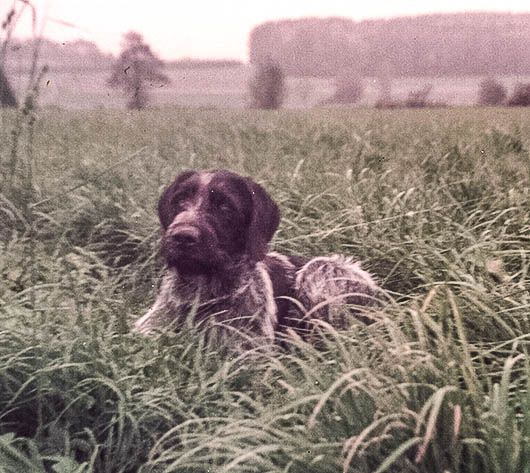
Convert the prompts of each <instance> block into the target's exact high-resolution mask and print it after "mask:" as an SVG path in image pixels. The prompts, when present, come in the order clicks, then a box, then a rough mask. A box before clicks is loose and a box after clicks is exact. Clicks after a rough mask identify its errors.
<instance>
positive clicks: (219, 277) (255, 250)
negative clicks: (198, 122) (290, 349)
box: [135, 170, 377, 340]
mask: <svg viewBox="0 0 530 473" xmlns="http://www.w3.org/2000/svg"><path fill="white" fill-rule="evenodd" d="M158 215H159V218H160V223H161V227H162V245H161V247H162V248H161V252H162V255H163V257H164V259H165V262H166V264H167V270H166V273H165V276H164V278H163V281H162V284H161V288H160V292H159V294H158V297H157V299H156V301H155V303H154V305H153V307H152V308H151V309H150V310H149V312H147V313H146V314H145V315H144V316H143V317H141V318H140V319H139V320H138V321H137V322H136V324H135V328H136V330H137V331H139V332H144V333H148V332H151V331H153V330H156V329H160V328H163V327H168V326H174V327H176V328H178V326H179V324H182V323H184V320H185V319H186V318H188V317H189V316H190V314H194V315H193V320H194V321H197V322H202V321H205V320H208V321H209V322H212V321H213V322H214V323H215V324H219V325H223V326H227V327H230V328H232V329H235V330H238V331H239V330H241V331H244V332H246V333H249V334H251V335H252V336H263V337H265V338H267V339H270V340H272V339H273V338H274V334H275V332H276V331H277V330H281V329H282V328H286V327H291V328H293V329H294V330H297V331H302V332H303V331H305V330H308V327H310V320H311V319H320V320H324V321H326V322H328V323H330V324H332V325H335V326H337V324H340V325H341V326H343V325H344V320H343V319H342V320H337V318H343V317H347V316H348V315H349V314H351V313H355V312H356V311H355V309H351V310H349V311H348V310H346V309H345V308H344V304H348V305H353V306H366V305H369V304H370V303H371V301H372V300H373V296H374V295H375V293H376V291H377V285H376V284H375V282H374V280H373V279H372V277H371V276H370V275H369V274H368V273H367V272H366V271H363V270H362V269H361V267H360V265H359V263H357V262H353V261H352V260H351V259H350V258H346V257H344V256H331V257H317V258H312V259H310V258H302V257H297V256H285V255H281V254H278V253H268V252H267V246H268V243H269V241H270V240H271V238H272V236H273V235H274V232H275V231H276V229H277V228H278V224H279V220H280V212H279V210H278V206H277V205H276V204H275V203H274V201H273V200H272V199H271V197H270V196H269V195H268V194H267V192H266V191H265V190H264V189H263V187H261V186H260V185H259V184H257V183H255V182H254V181H252V180H251V179H249V178H246V177H241V176H239V175H237V174H234V173H232V172H230V171H224V170H220V171H204V172H196V171H187V172H184V173H182V174H180V175H179V176H177V178H176V179H175V181H174V182H173V183H172V184H171V185H170V186H169V187H168V188H167V189H166V190H165V191H164V193H163V194H162V196H161V197H160V201H159V203H158Z"/></svg>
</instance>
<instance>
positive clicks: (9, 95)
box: [0, 67, 17, 107]
mask: <svg viewBox="0 0 530 473" xmlns="http://www.w3.org/2000/svg"><path fill="white" fill-rule="evenodd" d="M16 106H17V99H16V97H15V94H14V93H13V91H12V90H11V87H10V85H9V81H8V80H7V77H6V75H5V74H4V71H3V70H2V68H1V67H0V107H16Z"/></svg>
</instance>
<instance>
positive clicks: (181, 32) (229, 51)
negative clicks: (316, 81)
mask: <svg viewBox="0 0 530 473" xmlns="http://www.w3.org/2000/svg"><path fill="white" fill-rule="evenodd" d="M12 1H13V0H0V14H1V15H2V20H3V18H4V16H5V12H6V11H7V10H8V9H9V7H10V6H11V5H12ZM31 2H32V3H33V5H34V6H35V7H36V10H37V15H38V18H39V19H38V22H39V23H42V20H43V18H44V17H46V16H47V17H48V20H47V21H46V22H45V25H44V33H45V36H48V37H50V38H53V39H56V40H62V41H68V40H71V39H75V38H79V37H82V38H85V39H89V40H92V41H95V42H96V43H97V44H98V45H99V46H100V48H101V49H103V50H104V51H110V52H114V53H116V52H117V51H118V50H119V45H120V40H121V35H122V34H123V33H124V32H126V31H129V30H135V31H138V32H140V33H142V34H143V35H144V37H145V38H146V40H147V41H148V42H149V43H150V44H151V46H152V47H153V49H154V50H155V51H156V52H158V53H159V54H160V55H161V56H162V57H164V58H166V59H173V58H179V57H199V58H210V57H211V58H221V57H227V58H238V59H246V58H247V42H248V34H249V32H250V30H251V29H252V28H253V27H254V26H255V25H257V24H259V23H262V22H264V21H267V20H274V19H279V18H296V17H304V16H344V17H349V18H353V19H355V20H361V19H365V18H388V17H392V16H403V15H413V14H421V13H431V12H462V11H507V12H530V0H503V1H502V2H499V0H442V1H433V0H368V1H362V0H357V1H355V0H261V1H255V0H224V1H223V0H191V1H187V0H173V1H171V0H144V1H139V0H31ZM24 16H25V21H23V22H21V23H20V24H19V25H18V27H17V31H18V34H19V35H20V36H28V35H31V30H32V28H31V21H30V17H31V15H30V12H29V10H28V11H26V12H25V14H24ZM64 23H68V24H71V25H75V26H68V25H66V24H64Z"/></svg>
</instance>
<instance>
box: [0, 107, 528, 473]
mask: <svg viewBox="0 0 530 473" xmlns="http://www.w3.org/2000/svg"><path fill="white" fill-rule="evenodd" d="M34 113H35V114H36V115H35V122H34V123H33V124H32V127H33V136H32V137H31V140H32V141H31V143H30V142H29V141H27V140H29V139H30V137H29V136H28V135H27V134H21V136H20V138H19V139H20V145H21V146H20V150H23V152H26V151H27V150H31V165H32V167H31V183H32V185H31V201H30V202H29V204H28V201H27V200H25V199H24V195H25V194H24V192H22V190H23V189H24V182H25V181H23V180H22V181H17V180H16V179H15V180H13V185H7V184H6V182H8V181H6V180H3V181H2V189H1V194H0V214H1V217H0V222H1V223H0V236H1V238H0V248H1V252H0V274H1V276H2V277H1V282H0V304H1V305H0V320H1V322H0V471H6V472H25V471H28V472H29V471H42V472H44V471H55V472H83V473H85V472H90V471H94V472H136V471H141V472H187V471H189V472H208V471H215V472H221V471H226V472H228V471H230V472H245V473H247V472H289V473H296V472H310V473H311V472H315V473H316V472H318V473H326V472H348V473H361V472H384V471H387V472H422V473H433V472H440V473H442V472H446V471H449V472H466V473H468V472H469V473H471V472H473V473H474V472H481V473H482V472H486V473H488V472H495V473H497V472H498V473H501V472H502V473H506V472H508V473H512V472H513V473H520V472H522V473H529V472H530V394H529V393H530V390H529V383H530V381H529V373H530V366H529V359H528V349H529V345H530V317H529V309H530V293H529V284H528V283H529V268H530V251H529V248H530V245H529V243H530V239H529V237H528V235H529V234H530V232H529V230H530V220H529V214H530V212H529V211H530V179H529V176H530V157H529V154H528V151H529V149H530V138H529V137H530V126H529V125H528V123H530V121H529V120H528V118H530V117H529V116H528V113H529V112H528V111H525V110H518V109H514V110H496V109H487V110H484V109H473V110H458V109H455V110H437V111H428V110H425V111H369V110H364V111H363V110H356V111H355V112H353V111H347V110H334V111H326V110H320V111H314V112H310V113H308V112H306V113H296V112H292V113H289V112H281V113H276V112H272V113H259V112H237V113H236V112H233V113H224V114H221V113H220V112H213V111H211V112H207V111H182V110H180V111H172V110H156V111H146V112H142V113H125V112H109V111H97V112H73V111H68V112H64V111H61V110H45V111H34ZM0 120H1V122H2V127H1V128H0V160H1V162H2V163H8V162H9V160H10V156H11V155H10V153H11V149H12V148H11V147H10V145H9V143H10V140H9V130H10V127H11V125H12V124H13V123H14V121H15V120H16V115H15V112H9V111H3V112H1V115H0ZM30 144H31V147H30V148H28V147H27V146H28V145H30ZM24 150H26V151H24ZM19 156H22V157H24V159H25V157H27V156H28V155H27V154H22V155H19ZM20 159H22V158H20ZM190 167H192V168H203V167H207V168H211V167H216V168H219V167H228V168H230V169H233V170H235V171H237V172H241V173H244V174H249V175H252V176H254V177H255V178H256V179H257V180H259V181H260V182H262V183H264V184H265V186H266V187H267V189H269V191H270V192H271V194H272V195H273V196H274V198H275V199H276V200H277V201H278V202H279V205H280V207H281V209H282V214H283V220H282V223H281V226H280V230H279V232H278V233H277V235H276V237H275V240H274V242H273V246H274V248H275V249H277V250H279V251H282V252H287V253H295V254H304V255H313V254H315V255H316V254H327V253H333V252H341V253H347V254H352V255H354V256H355V257H357V258H359V259H361V260H363V261H364V262H365V267H367V268H368V269H370V270H371V271H372V272H373V273H374V274H375V275H376V276H377V278H378V279H379V281H380V283H381V284H382V285H383V286H384V287H385V288H386V289H387V294H388V296H387V297H386V299H385V301H384V303H383V304H382V306H381V307H379V308H378V309H377V310H375V311H374V314H373V317H374V318H375V319H376V320H377V321H376V323H374V324H372V325H370V326H364V325H362V324H360V323H354V324H353V325H352V328H351V329H350V330H347V331H340V332H338V331H336V330H334V329H333V328H331V327H328V326H325V325H322V326H321V327H320V328H319V335H318V337H317V338H316V340H315V341H314V343H309V342H307V341H303V340H301V339H299V338H297V337H296V336H295V335H286V336H285V340H284V343H282V344H281V346H278V347H261V348H256V349H254V350H249V351H247V352H244V353H237V352H234V351H233V350H231V347H230V346H229V345H223V344H212V342H211V341H208V340H206V339H204V337H203V336H202V335H201V334H200V333H198V332H196V331H195V330H194V329H193V328H191V327H185V328H183V330H182V331H179V332H178V333H163V334H160V335H158V336H156V337H152V338H144V337H138V336H137V335H134V334H131V333H130V332H129V327H130V325H131V323H132V321H133V320H134V319H135V318H136V317H138V316H139V315H141V314H142V312H143V311H145V310H146V309H147V307H148V306H149V304H150V303H151V302H152V300H153V297H154V294H155V293H156V283H157V280H158V275H159V274H160V271H161V262H160V261H159V259H158V257H157V250H156V248H157V239H158V229H157V221H156V215H155V212H154V207H155V204H156V200H157V197H158V195H159V192H160V190H161V188H162V187H163V186H164V185H165V184H167V183H168V182H169V181H170V180H171V179H172V178H173V176H174V175H175V174H176V173H178V172H179V171H180V170H182V169H185V168H190ZM17 169H18V171H17V172H19V171H20V169H19V168H17ZM28 182H29V181H28ZM28 205H29V208H30V209H31V224H28V213H27V211H28ZM30 249H31V250H30Z"/></svg>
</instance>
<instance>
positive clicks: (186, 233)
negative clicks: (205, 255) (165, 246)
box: [171, 227, 199, 248]
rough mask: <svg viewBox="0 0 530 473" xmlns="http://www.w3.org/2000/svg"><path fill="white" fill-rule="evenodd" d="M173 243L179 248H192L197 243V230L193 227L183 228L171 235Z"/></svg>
mask: <svg viewBox="0 0 530 473" xmlns="http://www.w3.org/2000/svg"><path fill="white" fill-rule="evenodd" d="M171 239H172V240H173V242H174V243H175V244H176V245H177V246H180V247H183V248H185V247H192V246H195V245H196V244H197V243H199V230H198V229H196V228H194V227H185V228H181V229H179V230H177V231H176V232H174V233H173V234H172V235H171Z"/></svg>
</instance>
